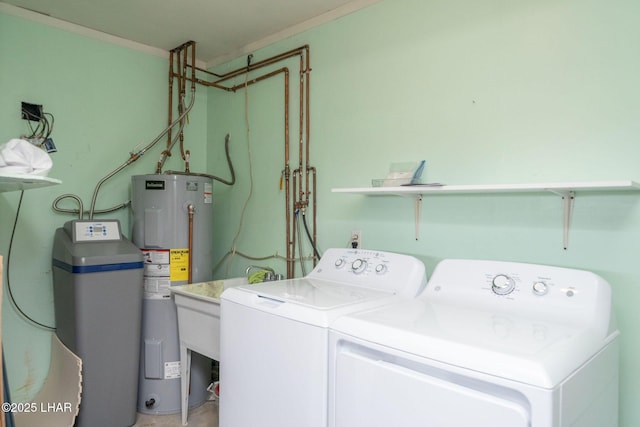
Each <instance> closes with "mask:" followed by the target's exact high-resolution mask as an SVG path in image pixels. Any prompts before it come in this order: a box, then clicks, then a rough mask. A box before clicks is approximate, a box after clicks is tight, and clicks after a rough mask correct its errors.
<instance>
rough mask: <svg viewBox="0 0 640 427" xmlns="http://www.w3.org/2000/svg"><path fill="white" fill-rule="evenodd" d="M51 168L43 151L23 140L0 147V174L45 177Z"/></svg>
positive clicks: (47, 156)
mask: <svg viewBox="0 0 640 427" xmlns="http://www.w3.org/2000/svg"><path fill="white" fill-rule="evenodd" d="M51 166H53V162H52V161H51V157H50V156H49V154H47V153H46V152H45V151H43V150H41V149H40V148H38V147H36V146H34V145H33V144H31V143H30V142H29V141H25V140H24V139H12V140H10V141H9V142H7V143H5V144H2V145H0V173H17V174H31V175H40V176H47V174H48V173H49V171H50V170H51Z"/></svg>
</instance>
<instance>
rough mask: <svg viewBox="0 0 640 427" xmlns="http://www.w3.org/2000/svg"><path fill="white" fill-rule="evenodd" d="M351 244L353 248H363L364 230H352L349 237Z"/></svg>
mask: <svg viewBox="0 0 640 427" xmlns="http://www.w3.org/2000/svg"><path fill="white" fill-rule="evenodd" d="M349 246H351V248H352V249H362V231H359V230H352V231H351V237H350V238H349Z"/></svg>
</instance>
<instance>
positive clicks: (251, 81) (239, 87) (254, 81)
mask: <svg viewBox="0 0 640 427" xmlns="http://www.w3.org/2000/svg"><path fill="white" fill-rule="evenodd" d="M280 73H284V74H285V80H286V81H287V85H288V83H289V69H288V68H287V67H283V68H279V69H277V70H275V71H272V72H270V73H267V74H264V75H262V76H260V77H256V78H254V79H251V80H247V82H246V84H245V83H240V84H237V85H235V86H232V87H230V88H229V90H231V91H232V92H235V91H237V90H238V89H242V88H244V87H245V85H246V86H251V85H253V84H256V83H260V82H261V81H263V80H266V79H268V78H270V77H273V76H275V75H278V74H280ZM287 100H288V99H287Z"/></svg>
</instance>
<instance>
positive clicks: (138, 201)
mask: <svg viewBox="0 0 640 427" xmlns="http://www.w3.org/2000/svg"><path fill="white" fill-rule="evenodd" d="M131 180H132V182H131V188H132V198H131V207H132V211H133V233H132V235H133V243H135V244H136V245H137V246H138V247H139V248H140V249H141V250H142V252H143V255H144V293H143V300H142V333H141V335H142V337H141V348H140V374H139V382H138V411H139V412H142V413H147V414H171V413H177V412H180V343H179V339H178V320H177V312H176V306H175V303H174V301H173V299H172V298H171V292H170V286H176V285H184V284H187V283H196V282H203V281H208V280H211V279H212V277H211V276H212V268H211V259H212V253H213V236H212V218H213V204H212V188H213V181H212V179H211V178H208V177H205V176H200V175H181V174H155V175H138V176H133V177H132V178H131ZM203 333H206V331H203ZM210 382H211V361H210V360H209V359H207V358H206V357H204V356H202V355H200V354H197V353H195V352H194V353H193V356H192V361H191V389H190V395H189V407H194V406H197V405H199V404H201V403H203V402H204V401H205V400H206V398H207V396H208V394H207V391H206V389H207V386H208V385H209V383H210Z"/></svg>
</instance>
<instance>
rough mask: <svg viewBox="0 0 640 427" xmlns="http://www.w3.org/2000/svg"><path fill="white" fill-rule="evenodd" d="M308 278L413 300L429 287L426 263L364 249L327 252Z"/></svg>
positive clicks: (406, 256)
mask: <svg viewBox="0 0 640 427" xmlns="http://www.w3.org/2000/svg"><path fill="white" fill-rule="evenodd" d="M307 278H310V279H313V278H316V279H322V280H330V281H334V282H340V283H344V284H348V285H358V286H365V287H369V288H375V289H380V290H386V291H389V292H392V293H399V294H404V295H410V296H411V297H414V296H416V295H418V294H419V293H420V291H421V290H422V289H423V288H424V286H425V285H426V281H427V279H426V273H425V268H424V264H423V263H422V262H421V261H420V260H418V259H417V258H415V257H412V256H410V255H403V254H397V253H392V252H383V251H374V250H363V249H340V248H332V249H327V250H326V251H325V253H324V254H323V256H322V258H321V259H320V262H319V263H318V265H316V267H315V268H314V269H313V271H312V272H311V273H309V275H307Z"/></svg>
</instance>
